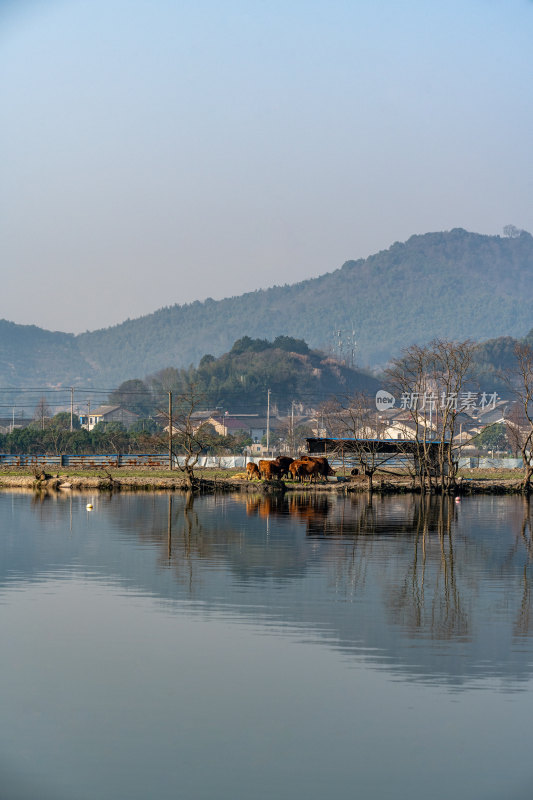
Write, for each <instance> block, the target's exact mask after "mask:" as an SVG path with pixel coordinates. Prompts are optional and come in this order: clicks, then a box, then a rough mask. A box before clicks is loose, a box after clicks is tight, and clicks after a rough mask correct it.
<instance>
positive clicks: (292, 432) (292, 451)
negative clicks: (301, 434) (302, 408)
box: [291, 400, 294, 453]
mask: <svg viewBox="0 0 533 800" xmlns="http://www.w3.org/2000/svg"><path fill="white" fill-rule="evenodd" d="M291 453H294V400H293V401H292V402H291Z"/></svg>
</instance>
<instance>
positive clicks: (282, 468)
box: [246, 456, 335, 482]
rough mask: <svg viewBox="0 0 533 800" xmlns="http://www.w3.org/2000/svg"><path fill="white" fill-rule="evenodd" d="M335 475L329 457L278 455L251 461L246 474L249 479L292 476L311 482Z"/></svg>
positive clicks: (268, 479)
mask: <svg viewBox="0 0 533 800" xmlns="http://www.w3.org/2000/svg"><path fill="white" fill-rule="evenodd" d="M329 475H335V471H334V470H333V469H331V467H330V465H329V463H328V460H327V458H324V457H323V456H301V457H300V458H297V459H293V458H289V456H278V458H274V459H273V460H272V461H260V462H259V463H258V464H254V463H253V462H250V463H249V464H247V465H246V476H247V478H248V480H249V481H251V480H252V479H253V478H257V479H258V480H259V479H261V478H263V479H264V480H267V481H271V480H281V479H282V478H292V479H293V480H296V481H301V482H303V481H306V480H309V481H311V482H313V481H316V480H317V479H318V478H319V477H323V478H327V477H328V476H329Z"/></svg>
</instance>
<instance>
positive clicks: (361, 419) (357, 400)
mask: <svg viewBox="0 0 533 800" xmlns="http://www.w3.org/2000/svg"><path fill="white" fill-rule="evenodd" d="M322 413H323V416H324V419H325V420H326V423H327V426H328V428H329V430H330V431H331V433H332V434H333V436H335V437H337V438H339V439H341V440H342V439H343V438H349V439H350V445H349V450H348V449H347V448H346V446H345V444H344V443H343V442H342V441H340V442H339V446H338V448H337V453H336V454H335V455H336V456H337V457H339V456H340V457H341V458H342V459H343V462H344V461H345V460H348V461H352V462H355V463H357V464H359V465H360V467H361V469H362V470H363V471H364V474H365V475H366V477H367V479H368V489H369V491H372V490H373V480H374V474H375V473H376V472H377V470H378V469H380V467H382V466H383V465H384V464H385V463H386V462H387V461H389V460H390V459H391V458H393V455H387V454H384V453H383V448H382V446H381V440H382V439H383V434H384V431H385V428H386V423H384V422H383V421H382V420H380V419H379V417H378V415H377V413H376V408H375V406H374V408H372V402H371V400H370V399H369V398H368V397H367V396H366V395H365V394H364V393H363V392H355V393H354V394H353V395H347V396H344V397H341V398H336V399H335V400H331V401H330V402H328V403H325V404H324V406H323V408H322Z"/></svg>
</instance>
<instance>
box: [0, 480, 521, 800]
mask: <svg viewBox="0 0 533 800" xmlns="http://www.w3.org/2000/svg"><path fill="white" fill-rule="evenodd" d="M90 500H93V502H94V509H93V510H92V511H88V510H87V509H86V504H87V502H88V501H90ZM532 517H533V510H530V508H529V507H528V506H527V505H526V504H525V502H524V501H523V500H522V499H519V498H480V499H466V500H463V501H462V502H461V503H455V502H453V501H452V502H448V501H444V502H439V501H436V502H432V503H429V502H425V501H424V502H420V500H419V499H418V498H384V499H374V501H373V502H372V503H369V502H368V500H367V499H366V498H364V497H363V498H361V497H358V498H356V499H344V498H342V499H337V498H319V499H318V500H316V501H314V502H308V501H306V500H304V499H295V498H292V499H287V500H286V501H283V502H280V503H279V504H275V503H273V502H269V501H268V500H260V499H259V498H257V499H250V498H248V499H246V498H243V497H224V498H217V499H215V498H212V497H208V498H199V499H196V500H195V501H194V502H190V501H188V500H187V499H186V498H185V497H177V496H173V497H172V498H169V497H168V496H167V495H157V496H154V495H149V496H147V495H142V496H140V495H132V496H129V495H125V496H120V495H117V496H114V497H110V498H108V497H100V496H96V497H91V496H88V495H83V496H82V495H74V496H61V497H59V498H47V499H45V500H44V501H42V502H39V501H36V500H35V499H34V498H33V497H32V496H31V495H27V494H8V493H2V494H0V526H1V533H0V637H1V638H0V641H1V642H2V659H1V689H0V691H1V709H2V714H1V725H0V798H1V800H16V799H18V798H23V799H24V800H29V799H30V798H39V799H41V798H42V799H43V800H78V799H80V800H85V799H87V800H88V799H89V798H91V800H95V798H97V799H98V800H107V798H109V799H110V800H111V799H112V800H121V798H125V799H126V798H128V800H135V799H136V798H142V800H146V798H154V800H160V799H161V800H166V799H167V798H173V799H174V798H184V799H185V800H196V798H206V799H207V798H209V800H211V799H213V800H219V799H220V800H225V799H226V798H228V800H229V798H232V800H235V799H240V798H246V799H247V800H249V799H253V800H262V799H263V798H269V800H270V798H276V799H278V800H279V799H284V798H291V800H292V799H293V798H305V800H314V798H317V800H318V798H320V800H324V798H346V797H349V798H352V797H353V798H361V799H362V800H366V799H367V798H370V799H371V800H381V799H382V798H395V799H396V800H397V799H399V800H402V799H403V798H410V800H417V799H418V798H424V800H427V798H432V799H436V800H440V798H447V800H448V798H450V797H452V798H455V799H456V800H462V798H465V800H466V799H467V798H468V800H477V798H479V800H491V799H492V798H494V800H502V798H505V800H522V799H523V798H524V800H525V798H530V797H531V796H532V794H533V762H532V758H531V741H530V739H531V736H530V734H531V728H532V724H533V723H532V720H533V647H532V644H533V636H532V634H533V609H532V591H531V590H532V576H533V571H532V555H533V534H532Z"/></svg>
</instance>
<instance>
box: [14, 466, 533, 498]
mask: <svg viewBox="0 0 533 800" xmlns="http://www.w3.org/2000/svg"><path fill="white" fill-rule="evenodd" d="M196 477H197V479H198V488H199V490H200V491H203V492H215V491H226V492H227V491H245V492H249V491H265V490H266V491H268V489H269V488H272V489H274V490H275V489H276V487H275V486H269V485H268V484H265V483H264V482H262V481H247V480H246V478H245V477H244V474H243V472H242V470H239V469H199V470H196ZM522 477H523V473H522V472H521V471H520V470H477V469H471V470H462V471H461V472H460V474H459V476H458V493H459V494H464V495H468V494H511V493H515V492H519V491H520V490H521V487H520V484H521V480H522ZM16 487H19V488H26V489H36V490H42V491H68V490H70V489H75V490H83V489H88V490H93V491H94V490H98V491H176V490H178V491H182V490H186V489H187V488H188V487H187V482H186V479H185V476H184V475H183V473H182V472H180V471H179V470H164V469H150V468H127V467H126V468H124V467H122V468H120V469H102V468H100V469H78V470H69V469H67V468H64V469H58V470H57V471H56V472H54V473H53V474H51V473H46V474H43V475H36V474H35V472H34V471H33V470H30V469H24V468H20V467H18V468H17V467H9V468H4V469H1V470H0V488H5V489H9V488H16ZM278 488H283V487H278ZM284 488H285V490H287V491H292V490H299V491H302V489H305V490H312V491H330V492H339V493H342V494H344V493H347V492H365V491H367V489H368V485H367V480H366V478H364V477H362V476H358V477H357V478H355V479H349V478H343V477H342V476H339V479H338V480H337V478H335V479H333V480H331V479H330V480H329V481H327V482H323V483H317V484H313V485H309V484H307V485H305V486H302V484H300V483H296V482H293V481H285V484H284ZM373 488H374V492H375V493H376V494H390V493H407V492H411V491H413V487H412V481H411V479H410V478H408V477H407V476H401V475H390V474H383V475H381V474H380V473H377V474H376V475H375V476H374V487H373Z"/></svg>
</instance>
